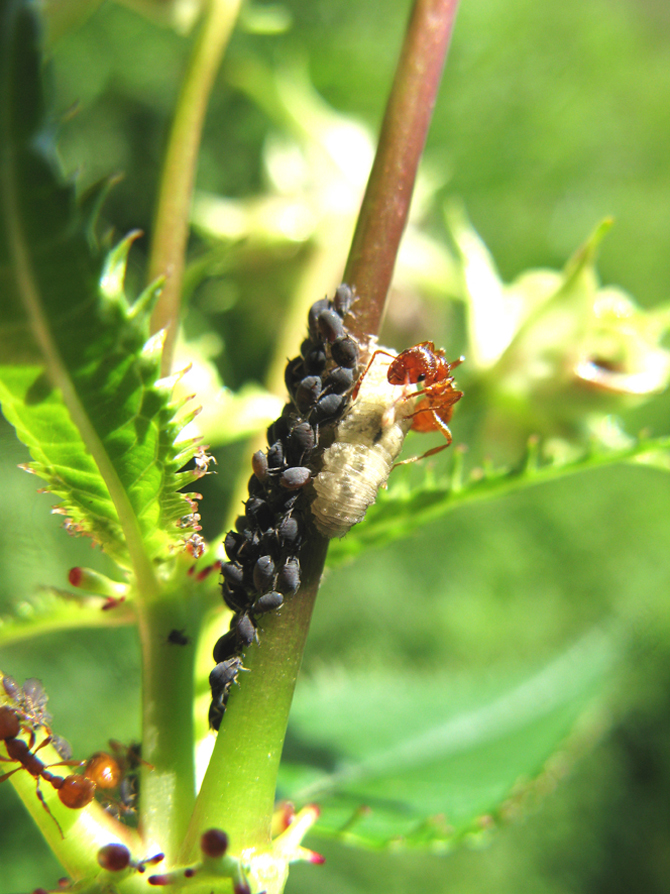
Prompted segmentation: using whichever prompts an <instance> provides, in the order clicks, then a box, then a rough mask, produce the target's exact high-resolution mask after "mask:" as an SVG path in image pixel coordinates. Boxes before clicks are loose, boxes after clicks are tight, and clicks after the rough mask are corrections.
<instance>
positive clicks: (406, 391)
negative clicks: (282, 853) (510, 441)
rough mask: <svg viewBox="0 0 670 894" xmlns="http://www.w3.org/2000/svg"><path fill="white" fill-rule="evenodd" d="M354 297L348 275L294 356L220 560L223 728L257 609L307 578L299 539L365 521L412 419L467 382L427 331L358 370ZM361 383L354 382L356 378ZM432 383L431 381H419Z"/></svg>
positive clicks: (433, 411)
mask: <svg viewBox="0 0 670 894" xmlns="http://www.w3.org/2000/svg"><path fill="white" fill-rule="evenodd" d="M353 302H354V296H353V293H352V291H351V289H350V288H349V287H348V286H346V285H341V286H339V288H338V289H337V290H336V292H335V297H334V298H333V300H332V301H330V300H328V299H327V298H324V299H322V300H320V301H317V302H315V304H313V305H312V307H311V308H310V311H309V314H308V329H309V335H308V337H307V338H306V339H305V340H304V341H303V343H302V345H301V349H300V356H299V357H296V358H294V359H293V360H290V361H289V362H288V365H287V367H286V374H285V380H286V387H287V389H288V392H289V395H290V398H291V402H290V403H289V404H287V405H286V406H285V407H284V410H283V412H282V415H281V416H280V417H279V419H277V420H276V421H275V422H273V423H272V425H271V426H270V427H269V428H268V432H267V437H268V445H269V446H268V449H267V450H266V451H262V450H259V451H258V452H257V453H255V454H254V456H253V458H252V469H253V475H252V476H251V478H250V479H249V484H248V491H249V499H248V500H247V501H246V503H245V511H244V515H241V516H239V517H238V518H237V521H236V523H235V528H236V529H235V530H234V531H229V532H228V534H227V535H226V538H225V541H224V546H225V550H226V554H227V556H228V559H229V561H228V562H225V563H224V564H223V566H222V568H221V572H222V577H223V599H224V602H225V603H226V605H227V606H228V608H230V609H231V611H232V612H234V614H233V618H232V620H231V624H230V630H229V631H228V632H227V633H226V634H224V635H223V636H222V637H221V638H220V639H219V640H218V641H217V643H216V645H215V646H214V661H215V662H216V667H215V668H214V670H213V671H212V672H211V674H210V677H209V683H210V687H211V690H212V702H211V705H210V710H209V722H210V724H211V726H212V727H213V728H214V729H216V730H218V729H219V726H220V724H221V720H222V718H223V714H224V711H225V707H226V702H227V700H228V696H229V693H230V687H231V685H232V684H233V683H235V682H236V681H237V676H238V674H239V672H240V670H243V667H242V655H243V653H244V651H245V649H246V648H247V647H248V646H250V645H251V643H252V642H254V641H257V639H258V636H257V620H258V618H259V616H261V615H264V614H266V613H267V612H271V611H276V610H277V609H279V608H280V607H281V606H282V604H283V602H284V599H285V598H286V597H290V596H293V595H294V594H295V593H296V592H297V590H298V588H299V586H300V560H299V549H300V545H301V543H302V539H303V534H304V531H305V529H306V526H308V525H312V524H313V525H315V526H316V528H317V529H318V530H319V532H320V533H321V534H323V535H324V536H326V537H342V536H343V535H344V534H346V532H347V531H348V530H349V529H350V528H351V527H352V526H353V525H354V524H357V523H358V522H360V521H361V520H362V519H363V517H364V515H365V513H366V511H367V508H368V506H370V505H371V504H372V503H374V501H375V499H376V496H377V491H378V489H379V488H380V487H381V486H382V485H383V484H384V483H385V482H386V480H387V479H388V476H389V474H390V472H391V469H392V468H393V464H394V463H395V461H396V459H397V457H398V455H399V453H400V450H401V449H402V445H403V441H404V439H405V435H406V434H407V432H408V431H409V429H410V428H415V429H416V430H418V431H440V432H442V434H443V435H444V436H445V438H446V440H447V443H446V444H444V445H442V446H441V447H438V448H434V449H433V450H430V451H428V454H426V455H430V454H431V453H435V452H437V451H438V450H442V449H444V447H446V446H448V445H449V444H450V443H451V432H450V431H449V428H448V422H449V420H450V418H451V414H452V411H453V406H454V404H455V403H456V402H457V401H458V400H459V399H460V398H461V397H462V392H460V391H457V390H456V389H455V388H454V379H453V376H452V375H451V369H452V368H453V367H454V366H457V365H458V364H459V363H460V362H461V359H462V358H461V359H459V360H457V361H455V362H453V363H448V362H447V361H446V360H445V357H444V352H443V351H442V350H437V349H436V348H435V346H434V345H433V343H432V342H424V343H423V344H420V345H417V346H415V347H414V348H410V349H408V350H407V351H403V352H402V353H401V354H398V355H396V354H394V353H392V352H390V351H387V350H386V349H377V350H375V351H374V352H373V353H372V355H371V357H370V359H369V362H368V364H367V367H366V368H365V371H364V372H363V375H362V376H360V378H359V376H358V364H359V358H360V354H361V352H363V353H364V354H365V355H369V354H370V350H371V348H370V346H369V345H364V346H361V345H359V344H358V343H357V342H356V341H355V340H354V339H353V338H352V337H351V336H350V335H349V334H348V333H347V331H346V328H345V325H344V319H345V317H346V315H347V314H348V313H349V312H350V309H351V306H352V304H353ZM354 385H355V387H354ZM419 389H421V390H419Z"/></svg>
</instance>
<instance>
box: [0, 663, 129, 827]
mask: <svg viewBox="0 0 670 894" xmlns="http://www.w3.org/2000/svg"><path fill="white" fill-rule="evenodd" d="M2 687H3V689H4V691H5V694H6V696H7V697H8V698H9V699H10V700H11V704H4V705H0V741H1V742H3V743H4V746H5V749H6V751H7V757H1V756H0V761H2V762H4V763H15V764H18V766H16V767H14V768H13V769H12V770H9V771H8V772H6V773H3V774H2V775H1V776H0V782H4V781H5V779H8V778H9V777H10V776H12V775H13V774H14V773H18V772H19V771H20V770H25V771H26V772H28V773H30V775H31V776H32V777H33V778H34V779H35V789H36V793H37V797H38V798H39V800H40V802H41V804H42V806H43V807H44V809H45V810H46V812H47V813H48V814H49V816H50V817H51V818H52V819H53V821H54V822H55V823H56V825H57V826H58V831H59V832H60V833H61V835H63V830H62V829H61V827H60V824H59V823H58V821H57V820H56V818H55V817H54V815H53V814H52V812H51V810H50V809H49V806H48V804H47V803H46V801H45V799H44V795H43V794H42V792H41V790H40V780H42V781H44V782H48V783H49V785H51V786H52V787H53V788H54V789H56V791H57V792H58V798H59V800H60V801H61V803H62V804H64V805H65V806H66V807H70V808H71V809H72V810H81V809H82V808H83V807H86V806H87V805H88V804H90V803H91V801H92V800H93V798H94V796H95V793H96V789H100V790H101V791H104V792H106V793H109V792H110V791H112V790H113V789H117V788H118V790H119V798H118V799H115V798H109V799H108V801H107V803H105V804H104V806H105V807H106V808H107V809H109V810H110V811H111V812H114V813H115V814H116V815H117V816H119V815H120V814H121V813H130V812H133V811H134V803H135V798H136V791H135V776H134V774H133V773H132V772H131V771H132V770H134V769H136V768H137V766H138V765H139V763H140V762H141V758H139V756H138V755H136V752H135V751H134V750H133V749H132V748H125V747H124V746H122V745H120V744H119V743H117V742H112V743H110V744H111V747H112V749H113V750H114V752H115V755H114V756H113V755H111V754H108V753H107V752H104V751H96V753H95V754H93V755H91V757H90V758H89V759H88V760H87V761H77V760H72V759H71V756H72V752H71V749H70V746H69V744H68V743H67V742H66V741H65V739H62V738H60V737H59V736H56V735H55V734H54V733H53V732H52V731H51V729H50V727H49V723H50V722H51V715H50V714H49V713H48V712H47V710H46V703H47V701H48V696H47V694H46V692H45V691H44V687H43V686H42V684H41V683H40V681H39V680H35V679H29V680H26V682H25V683H24V685H23V686H22V687H20V686H19V685H18V684H17V683H16V681H15V680H13V679H12V678H11V677H7V676H4V677H3V678H2ZM39 730H43V731H44V733H45V737H44V739H43V740H42V741H41V742H40V743H39V745H37V744H36V742H37V732H38V731H39ZM22 733H23V734H26V735H27V737H28V738H27V740H26V739H25V738H19V737H20V736H21V734H22ZM47 745H52V746H53V747H54V748H55V749H56V751H57V752H58V755H59V756H60V758H61V760H60V761H57V762H56V763H54V764H45V763H44V761H43V760H42V759H41V758H40V757H39V756H38V753H37V752H38V751H40V749H42V748H44V747H46V746H47ZM52 767H80V768H83V773H82V774H79V773H70V774H68V775H66V776H59V775H57V774H54V773H52V772H51V768H52Z"/></svg>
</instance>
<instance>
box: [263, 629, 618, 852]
mask: <svg viewBox="0 0 670 894" xmlns="http://www.w3.org/2000/svg"><path fill="white" fill-rule="evenodd" d="M617 655H618V648H617V645H616V637H614V636H611V635H609V634H605V633H604V632H603V631H601V630H594V631H593V632H591V633H590V634H589V635H587V636H585V637H584V638H583V639H582V640H581V641H580V642H578V643H576V644H575V645H573V646H572V647H571V648H569V649H568V650H567V651H566V652H565V653H564V654H562V655H560V656H559V657H558V658H556V659H555V660H554V661H553V662H552V663H551V664H549V665H547V666H546V667H544V668H542V669H540V670H539V671H537V670H536V671H535V672H534V673H532V674H529V675H528V676H527V677H526V678H525V679H522V680H519V679H518V678H517V679H516V680H513V681H511V682H510V681H509V680H508V681H507V683H506V684H505V683H503V682H501V680H500V675H495V676H493V675H491V676H490V677H489V678H488V682H480V683H479V686H478V687H477V686H473V682H472V678H469V680H468V682H467V683H465V684H464V683H463V681H462V680H459V679H455V678H454V677H449V676H446V675H441V676H438V675H431V676H430V677H429V678H426V677H418V676H417V675H415V674H413V673H411V672H409V671H408V670H407V669H406V668H393V670H392V671H390V672H389V675H388V677H386V678H385V679H379V678H378V677H377V678H376V677H374V676H370V675H365V676H364V677H360V676H346V675H344V674H342V675H340V676H338V675H337V674H332V673H330V674H328V676H326V675H325V674H324V675H323V676H322V677H320V678H319V679H317V680H313V681H303V682H302V683H300V684H299V686H298V689H297V692H296V698H295V701H294V705H293V710H292V713H291V724H290V727H289V736H288V738H287V746H286V748H285V763H284V764H283V765H282V770H281V774H280V793H281V795H282V797H287V798H289V799H290V800H292V801H295V802H296V803H299V804H302V803H305V802H306V801H313V802H315V803H317V804H318V805H319V806H320V808H321V811H322V812H321V816H320V818H319V821H318V823H317V826H316V828H315V832H316V833H320V834H322V835H326V836H328V837H335V838H342V839H346V840H347V841H348V842H350V843H354V844H358V845H361V846H366V847H384V846H387V845H389V844H394V846H403V845H404V846H412V847H423V846H431V847H435V846H439V845H443V846H448V845H449V844H452V843H455V842H456V841H458V840H459V839H461V838H462V837H463V836H464V835H466V834H469V833H471V832H473V831H477V830H478V829H479V830H481V828H482V819H483V818H484V825H486V826H488V824H489V822H490V820H491V818H492V816H493V818H495V816H496V815H502V814H503V813H504V812H505V806H506V805H509V799H510V797H511V796H513V797H515V798H517V799H518V798H519V792H520V788H519V786H520V784H521V783H526V784H528V782H529V780H533V779H536V778H537V777H538V775H539V774H541V773H542V771H543V768H544V767H545V764H546V761H547V760H548V758H549V757H550V756H551V755H552V754H553V753H554V752H555V751H556V749H557V748H558V747H559V746H561V745H562V744H563V743H564V740H565V738H566V736H568V734H569V733H570V731H571V729H572V728H573V726H574V723H575V721H576V720H577V718H578V717H579V716H580V714H581V713H582V712H583V710H584V708H585V707H586V706H587V705H589V703H590V702H591V701H592V699H593V698H594V696H595V695H596V694H597V693H599V692H600V691H601V690H602V687H603V684H604V682H605V680H606V678H607V675H608V672H611V670H612V668H613V665H614V663H615V660H616V658H617ZM492 680H495V682H491V681H492ZM292 753H295V754H299V755H300V757H301V758H302V760H301V761H300V762H298V761H297V760H296V761H294V762H292V760H291V754H292Z"/></svg>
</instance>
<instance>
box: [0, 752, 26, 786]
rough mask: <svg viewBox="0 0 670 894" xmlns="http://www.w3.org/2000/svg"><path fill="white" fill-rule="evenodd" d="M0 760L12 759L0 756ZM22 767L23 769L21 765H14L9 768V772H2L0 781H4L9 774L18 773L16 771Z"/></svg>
mask: <svg viewBox="0 0 670 894" xmlns="http://www.w3.org/2000/svg"><path fill="white" fill-rule="evenodd" d="M0 761H12V759H11V757H0ZM12 763H13V761H12ZM22 769H23V767H21V766H18V767H14V769H13V770H10V771H9V773H3V775H2V776H0V782H4V781H5V779H9V777H10V776H13V775H14V774H15V773H18V771H19V770H22Z"/></svg>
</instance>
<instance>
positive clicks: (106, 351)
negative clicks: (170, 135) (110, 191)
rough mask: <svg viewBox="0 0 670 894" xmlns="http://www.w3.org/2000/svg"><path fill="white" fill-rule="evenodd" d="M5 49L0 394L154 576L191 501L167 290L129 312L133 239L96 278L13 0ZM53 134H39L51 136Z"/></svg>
mask: <svg viewBox="0 0 670 894" xmlns="http://www.w3.org/2000/svg"><path fill="white" fill-rule="evenodd" d="M2 14H3V23H2V24H3V28H2V41H3V43H2V47H1V52H0V57H1V62H0V75H1V83H2V94H1V95H0V153H1V154H0V159H1V168H0V178H1V179H0V187H1V188H0V222H1V226H2V230H1V231H0V401H2V405H3V411H4V413H5V415H6V417H7V418H8V420H9V421H10V422H11V423H12V424H13V425H14V426H15V428H16V430H17V433H18V435H19V437H20V438H21V440H22V441H23V442H24V443H25V444H26V445H27V446H28V447H29V449H30V451H31V454H32V456H33V460H34V462H33V463H32V465H31V469H32V471H34V472H35V473H37V474H38V475H40V476H41V477H42V478H44V479H45V480H46V481H47V484H48V488H49V490H51V491H52V492H53V493H54V494H55V495H57V496H58V497H59V498H60V500H61V504H60V507H59V511H60V512H62V513H63V514H64V515H66V516H69V517H70V518H71V519H72V523H73V525H74V527H75V528H76V529H77V530H80V531H83V532H85V533H87V534H90V535H91V536H92V537H93V538H94V539H95V540H96V541H97V542H99V543H100V544H101V545H102V546H103V548H104V549H105V550H106V552H108V553H109V555H111V556H112V557H113V558H114V559H115V560H116V561H117V562H118V563H119V564H120V565H122V566H123V567H126V568H128V567H134V568H135V571H136V573H139V574H140V576H141V577H143V578H144V579H145V582H148V581H150V580H151V579H153V574H154V572H153V563H155V562H156V561H160V560H164V559H166V558H167V557H168V556H169V555H170V553H171V550H173V549H174V548H175V547H177V546H178V545H180V544H181V543H182V540H183V535H182V533H181V532H180V530H179V529H178V528H177V526H176V522H177V521H178V519H179V518H180V517H181V516H185V515H188V514H189V512H190V511H191V507H190V505H189V503H188V501H187V499H186V497H185V496H184V495H181V494H179V495H178V494H176V491H177V489H178V488H179V487H182V486H183V485H184V484H186V483H187V482H188V480H193V477H194V476H193V475H189V474H186V475H184V474H179V472H178V470H179V468H180V467H181V466H182V465H183V464H184V463H185V462H186V461H187V460H188V459H189V458H190V457H192V456H193V455H194V453H195V451H196V448H195V445H194V444H192V443H191V444H189V445H181V446H178V445H175V439H176V437H177V435H178V432H179V428H180V427H179V425H178V424H177V423H176V422H175V419H174V416H175V412H176V409H177V408H176V407H175V406H173V405H172V404H171V387H170V383H161V382H159V381H158V379H159V375H160V354H161V341H160V339H157V338H154V339H150V338H149V314H150V311H151V307H152V305H153V302H154V301H155V298H156V295H157V286H156V285H154V286H152V287H150V288H149V289H147V290H146V291H145V292H144V293H143V294H142V295H141V296H140V297H139V298H138V299H137V301H136V302H135V303H134V304H133V305H132V306H131V305H130V303H129V301H128V300H127V298H126V295H125V292H124V287H123V280H124V275H125V268H126V261H127V256H128V251H129V249H130V245H131V242H132V239H133V238H134V236H133V235H131V236H129V237H128V238H126V239H125V240H124V241H123V242H122V243H121V244H120V245H119V246H117V247H116V248H115V249H114V250H113V251H112V252H111V253H110V255H109V257H108V258H107V262H106V264H105V268H104V272H103V275H102V278H101V279H100V283H98V264H97V262H95V261H94V259H93V258H92V257H91V256H90V254H89V250H88V245H87V239H86V228H85V225H84V222H83V221H81V220H80V219H79V215H78V212H77V209H76V207H75V206H74V202H73V194H72V191H71V190H69V189H65V188H63V187H62V186H61V185H60V184H59V183H58V180H57V178H56V177H55V176H54V174H53V172H52V170H51V168H50V166H49V164H48V162H47V160H46V159H45V158H44V156H43V155H42V153H41V149H40V146H41V143H40V140H38V139H37V138H36V137H35V133H36V129H37V126H38V124H39V122H40V121H41V120H42V118H43V107H42V101H41V92H40V83H39V67H38V56H37V50H36V44H37V36H36V33H35V27H34V21H33V18H32V16H31V14H30V13H29V12H28V11H27V7H26V6H22V5H21V4H19V3H12V2H8V0H5V2H4V3H3V5H2ZM43 143H44V140H43V139H42V144H43Z"/></svg>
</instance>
